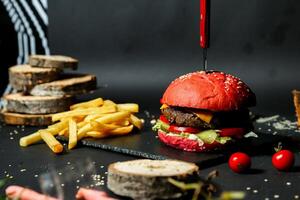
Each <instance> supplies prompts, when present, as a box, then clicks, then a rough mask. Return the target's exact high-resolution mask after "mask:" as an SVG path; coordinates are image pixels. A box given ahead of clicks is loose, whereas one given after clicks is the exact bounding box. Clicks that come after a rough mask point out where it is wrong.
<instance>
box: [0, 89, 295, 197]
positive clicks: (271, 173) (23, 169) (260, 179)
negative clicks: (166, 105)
mask: <svg viewBox="0 0 300 200" xmlns="http://www.w3.org/2000/svg"><path fill="white" fill-rule="evenodd" d="M107 91H110V92H111V91H112V90H108V88H104V89H101V90H99V91H97V92H96V93H94V94H92V95H87V96H86V97H84V98H83V99H82V100H84V99H89V98H93V97H96V96H102V97H104V98H112V96H113V95H112V94H111V93H110V92H107ZM121 96H122V95H120V96H119V99H120V102H126V101H130V98H129V99H128V98H127V97H121ZM112 99H113V100H115V101H117V99H114V98H112ZM137 102H138V103H140V105H141V113H145V112H146V113H149V114H150V116H152V115H154V116H158V114H159V113H158V112H159V109H158V106H159V103H158V102H157V103H153V104H150V103H148V104H147V103H146V102H143V101H142V100H139V99H137ZM152 117H153V116H152ZM146 123H149V119H146ZM37 129H38V128H37V127H35V128H33V127H16V126H7V125H4V124H2V125H1V127H0V134H1V135H0V138H1V139H0V158H1V164H0V166H1V167H0V178H5V177H10V179H9V181H8V185H11V184H17V185H22V186H26V187H29V188H32V189H35V190H38V191H41V186H40V179H41V177H42V174H45V173H51V171H52V170H54V171H56V172H55V173H56V175H57V177H58V184H57V185H59V187H61V188H62V189H63V191H64V194H63V195H64V197H65V199H72V197H74V194H75V192H76V190H77V188H78V187H80V186H89V187H93V188H95V189H100V190H105V191H108V189H107V188H106V185H105V180H106V173H105V172H106V170H107V166H108V165H109V164H110V163H113V162H117V161H125V160H131V159H137V157H134V156H129V155H125V154H119V153H115V152H110V151H106V150H101V149H96V148H90V147H85V146H79V147H77V148H76V149H74V150H71V151H66V152H64V153H63V154H61V155H55V154H53V153H52V152H51V151H50V150H49V149H48V147H47V146H46V145H45V144H36V145H33V146H30V147H28V148H21V147H20V146H19V145H18V141H19V140H18V139H19V138H20V137H21V136H24V135H27V134H29V133H32V132H33V131H35V130H37ZM295 134H298V133H295ZM270 137H272V136H271V135H270ZM299 159H300V156H299V153H296V165H295V167H294V168H293V169H292V170H291V171H290V172H278V171H277V170H275V169H274V168H273V167H272V164H271V155H269V154H257V155H254V156H252V168H253V170H251V172H250V173H248V174H235V173H233V172H232V171H231V170H230V169H229V168H228V165H227V163H226V162H223V163H221V164H219V165H215V166H212V167H208V168H205V169H201V170H200V173H201V175H203V176H206V175H207V173H209V172H210V171H212V170H218V171H219V172H220V176H219V177H218V178H217V179H216V180H215V181H216V183H217V184H218V185H220V188H221V189H222V190H226V191H227V190H228V191H231V190H238V191H245V192H246V194H247V196H246V197H247V198H246V199H268V198H269V199H273V198H274V197H278V196H277V195H279V198H280V199H293V198H295V199H296V198H297V197H298V195H300V192H299V187H298V186H299V183H300V165H299ZM87 163H89V164H90V165H92V166H93V170H94V171H92V172H86V169H85V168H86V166H87ZM85 173H88V174H98V175H100V177H101V178H102V177H103V178H102V179H101V180H103V182H100V183H99V181H98V182H93V181H92V182H89V181H83V179H81V178H80V176H83V175H82V174H85ZM103 183H104V184H103ZM3 191H4V188H2V189H1V192H3ZM108 192H109V191H108ZM109 193H110V192H109ZM110 194H111V195H113V194H112V193H110Z"/></svg>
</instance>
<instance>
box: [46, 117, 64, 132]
mask: <svg viewBox="0 0 300 200" xmlns="http://www.w3.org/2000/svg"><path fill="white" fill-rule="evenodd" d="M67 127H68V121H66V120H63V121H61V122H58V123H56V124H53V125H50V126H48V128H47V129H46V130H47V131H48V132H51V133H52V135H57V134H58V133H59V132H60V131H62V130H63V129H65V128H67Z"/></svg>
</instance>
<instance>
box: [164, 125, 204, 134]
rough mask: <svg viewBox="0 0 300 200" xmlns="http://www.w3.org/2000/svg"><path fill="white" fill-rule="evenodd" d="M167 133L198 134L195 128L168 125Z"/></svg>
mask: <svg viewBox="0 0 300 200" xmlns="http://www.w3.org/2000/svg"><path fill="white" fill-rule="evenodd" d="M169 131H170V132H174V133H181V132H185V133H199V132H200V130H199V129H196V128H192V127H183V126H175V125H170V128H169Z"/></svg>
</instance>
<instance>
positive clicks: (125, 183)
mask: <svg viewBox="0 0 300 200" xmlns="http://www.w3.org/2000/svg"><path fill="white" fill-rule="evenodd" d="M197 171H198V167H197V166H196V165H195V164H193V163H188V162H183V161H177V160H144V159H142V160H133V161H125V162H117V163H113V164H110V165H109V167H108V179H107V187H108V188H109V189H110V190H111V191H113V192H114V193H115V194H117V195H120V196H126V197H131V198H133V199H158V198H159V199H169V198H179V197H181V196H182V194H183V193H182V191H181V190H179V189H178V188H177V187H175V186H173V185H172V184H171V183H169V181H168V178H175V179H177V180H185V179H187V178H188V177H190V176H192V175H194V174H195V173H197Z"/></svg>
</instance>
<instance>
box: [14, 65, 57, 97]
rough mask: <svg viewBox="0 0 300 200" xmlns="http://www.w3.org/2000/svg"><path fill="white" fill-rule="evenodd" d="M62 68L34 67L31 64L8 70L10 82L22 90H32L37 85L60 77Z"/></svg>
mask: <svg viewBox="0 0 300 200" xmlns="http://www.w3.org/2000/svg"><path fill="white" fill-rule="evenodd" d="M60 72H61V70H59V69H56V68H37V67H36V68H34V67H31V66H30V65H16V66H13V67H10V68H9V70H8V74H9V83H10V84H11V86H12V87H13V88H14V89H15V90H17V91H22V92H27V91H29V90H31V89H32V88H33V87H34V86H35V85H38V84H41V83H47V82H51V81H54V80H56V79H58V77H59V73H60Z"/></svg>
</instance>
